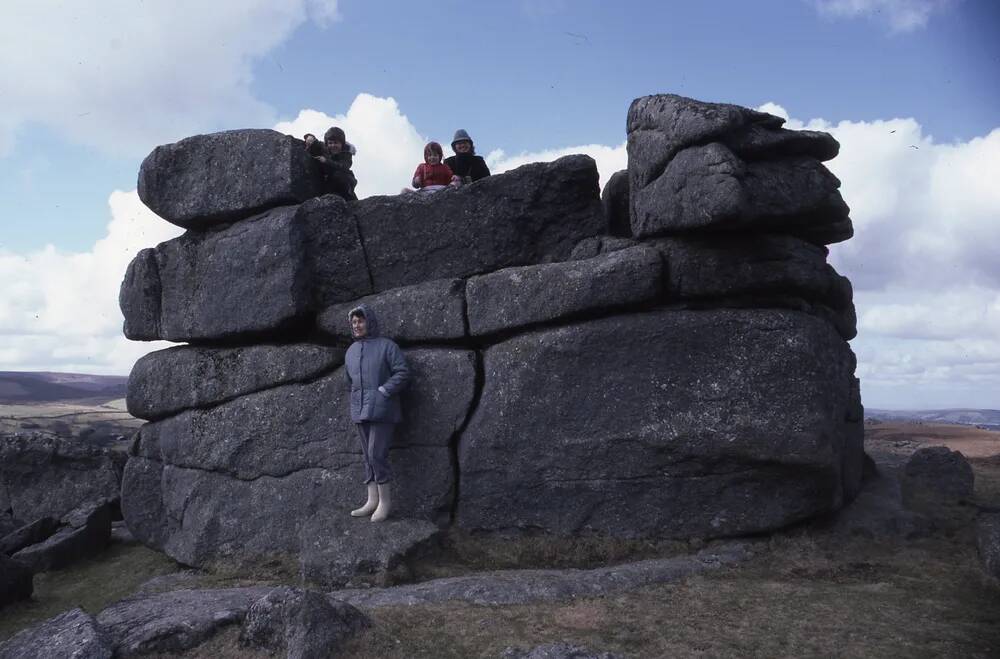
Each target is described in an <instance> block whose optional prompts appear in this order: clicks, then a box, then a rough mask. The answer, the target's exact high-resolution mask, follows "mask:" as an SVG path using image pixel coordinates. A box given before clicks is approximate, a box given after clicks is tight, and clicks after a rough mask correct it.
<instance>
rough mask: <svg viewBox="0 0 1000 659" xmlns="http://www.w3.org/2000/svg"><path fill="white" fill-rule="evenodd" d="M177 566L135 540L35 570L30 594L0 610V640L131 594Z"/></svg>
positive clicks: (98, 609) (90, 611) (93, 612)
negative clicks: (57, 566) (48, 569)
mask: <svg viewBox="0 0 1000 659" xmlns="http://www.w3.org/2000/svg"><path fill="white" fill-rule="evenodd" d="M176 569H177V564H176V563H175V562H174V561H172V560H171V559H169V558H167V557H166V556H164V555H163V554H161V553H159V552H157V551H153V550H152V549H148V548H146V547H143V546H142V545H138V544H127V545H121V544H114V545H111V546H110V547H109V548H108V550H107V551H105V552H104V553H103V554H101V555H100V556H97V557H94V558H91V559H87V560H85V561H81V562H80V563H78V564H76V565H73V566H71V567H67V568H65V569H63V570H55V571H52V572H43V573H40V574H36V575H35V582H34V583H35V592H34V594H33V595H32V598H31V599H30V600H27V601H24V602H18V603H16V604H12V605H10V606H6V607H4V608H3V611H2V612H0V640H3V639H6V638H8V637H10V636H13V635H14V634H16V633H17V632H19V631H20V630H22V629H24V628H26V627H29V626H31V625H33V624H35V623H36V622H41V621H42V620H47V619H48V618H51V617H52V616H54V615H58V614H60V613H62V612H63V611H67V610H69V609H72V608H74V607H80V608H81V609H83V610H84V611H86V612H87V613H90V614H96V613H98V612H100V611H101V609H103V608H104V607H106V606H108V605H109V604H111V603H112V602H116V601H118V600H120V599H122V598H123V597H127V596H129V595H131V594H133V593H134V592H135V591H136V590H137V589H138V588H139V586H140V585H141V584H142V583H143V582H144V581H146V580H147V579H151V578H153V577H155V576H159V575H161V574H166V573H168V572H173V571H175V570H176Z"/></svg>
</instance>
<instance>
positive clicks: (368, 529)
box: [299, 512, 441, 588]
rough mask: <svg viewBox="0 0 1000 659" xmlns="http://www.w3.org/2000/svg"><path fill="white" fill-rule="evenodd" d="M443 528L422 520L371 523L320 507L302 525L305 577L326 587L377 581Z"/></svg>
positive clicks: (303, 576) (301, 552)
mask: <svg viewBox="0 0 1000 659" xmlns="http://www.w3.org/2000/svg"><path fill="white" fill-rule="evenodd" d="M440 533H441V531H440V529H439V528H438V526H437V525H436V524H432V523H431V522H427V521H423V520H415V519H400V518H392V517H390V518H389V519H387V520H385V521H384V522H377V523H376V522H372V521H370V520H369V519H368V518H367V517H360V518H357V517H350V516H349V515H345V514H344V513H343V512H338V513H336V514H330V513H329V512H321V513H319V514H317V515H315V516H314V517H313V518H311V519H310V520H308V521H307V522H306V523H305V524H303V526H302V532H301V548H300V550H299V562H300V565H301V573H302V578H303V580H305V581H306V582H307V583H313V584H316V585H319V586H322V587H325V588H338V587H341V586H345V585H361V584H366V583H369V584H370V583H378V582H380V581H382V580H384V578H385V577H386V575H387V573H389V572H392V571H393V570H394V569H395V568H396V567H397V566H399V565H400V564H402V563H403V562H404V561H406V560H407V559H408V558H410V557H411V556H412V555H413V554H414V553H415V552H418V551H422V550H423V549H425V548H426V547H427V546H428V545H429V544H431V543H432V542H434V541H435V540H436V539H437V538H438V536H439V535H440Z"/></svg>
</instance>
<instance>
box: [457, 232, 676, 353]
mask: <svg viewBox="0 0 1000 659" xmlns="http://www.w3.org/2000/svg"><path fill="white" fill-rule="evenodd" d="M661 270H662V263H661V259H660V255H659V254H658V253H657V252H656V250H655V249H652V248H650V247H648V246H645V245H639V246H636V247H630V248H628V249H623V250H619V251H616V252H610V253H608V254H602V255H600V256H595V257H594V258H591V259H586V260H582V261H567V262H564V263H550V264H543V265H531V266H524V267H521V268H507V269H504V270H499V271H497V272H494V273H491V274H488V275H483V276H481V277H472V278H471V279H469V283H468V286H467V291H466V297H467V299H468V313H469V331H470V332H471V333H472V335H473V336H479V335H483V334H492V333H495V332H501V331H504V330H512V329H517V328H520V327H524V326H527V325H533V324H536V323H543V322H549V321H552V320H556V319H559V318H572V317H574V316H579V315H581V314H585V313H587V312H593V311H608V310H613V309H616V308H621V307H627V306H629V305H635V304H639V303H642V302H648V301H651V300H654V299H656V298H657V297H658V296H659V294H660V288H661V279H662V275H661Z"/></svg>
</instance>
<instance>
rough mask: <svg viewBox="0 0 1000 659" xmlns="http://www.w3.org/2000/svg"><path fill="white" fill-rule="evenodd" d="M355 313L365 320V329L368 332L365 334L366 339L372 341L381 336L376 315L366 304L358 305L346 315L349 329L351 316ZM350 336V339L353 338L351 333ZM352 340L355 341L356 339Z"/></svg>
mask: <svg viewBox="0 0 1000 659" xmlns="http://www.w3.org/2000/svg"><path fill="white" fill-rule="evenodd" d="M355 313H360V314H361V315H362V316H364V318H365V327H366V329H367V330H368V333H367V334H365V338H366V339H374V338H376V337H379V336H381V334H379V327H378V315H377V314H376V313H375V310H374V309H372V308H371V307H369V306H368V305H367V304H359V305H358V306H356V307H354V308H353V309H351V310H350V311H349V312H348V314H347V326H348V327H350V325H351V316H353V315H354V314H355ZM351 336H352V337H353V336H354V332H353V331H352V332H351ZM354 340H355V341H357V339H354Z"/></svg>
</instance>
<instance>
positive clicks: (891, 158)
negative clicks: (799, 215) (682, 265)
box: [760, 103, 1000, 407]
mask: <svg viewBox="0 0 1000 659" xmlns="http://www.w3.org/2000/svg"><path fill="white" fill-rule="evenodd" d="M760 109H761V110H764V111H765V112H770V113H772V114H776V115H778V116H781V117H784V118H786V119H788V117H789V113H788V112H787V111H786V110H785V109H784V108H783V107H781V106H780V105H777V104H775V103H768V104H765V105H763V106H761V108H760ZM786 126H787V127H788V128H793V129H802V128H805V129H810V130H822V131H827V132H829V133H831V134H832V135H833V136H834V137H835V138H837V140H838V141H839V142H840V155H838V156H837V157H836V158H835V159H834V160H832V161H830V162H829V163H827V166H828V167H829V168H830V170H831V171H832V172H833V173H834V174H836V175H837V177H838V178H840V180H841V182H842V186H841V192H842V193H843V195H844V199H845V200H846V201H847V203H848V204H849V205H850V207H851V218H852V220H853V221H854V227H855V236H854V238H853V239H851V240H849V241H847V242H845V243H841V244H838V245H833V246H831V254H830V260H831V262H832V263H833V264H834V265H835V267H837V269H838V270H839V271H840V272H841V273H842V274H844V275H847V276H848V277H849V278H850V279H851V281H852V282H853V283H854V288H855V304H856V305H857V308H858V319H859V334H858V338H857V339H855V340H854V342H853V346H854V349H855V350H856V351H857V353H858V358H859V373H860V374H861V376H862V378H863V385H862V386H863V388H864V390H865V392H867V393H868V394H870V395H871V397H872V399H873V400H875V401H876V402H877V403H878V404H877V405H876V406H882V407H888V406H892V407H907V406H910V407H921V406H928V405H931V406H945V405H947V406H958V405H966V406H977V407H988V406H993V407H1000V398H998V397H1000V260H998V259H997V258H996V244H995V243H996V218H997V217H1000V189H998V187H997V186H996V183H995V182H996V181H998V180H1000V128H996V129H994V130H992V131H991V132H989V133H988V134H987V135H984V136H981V137H976V138H973V139H971V140H968V141H966V142H955V143H938V142H936V141H935V140H934V139H933V137H932V136H930V135H926V134H925V133H924V131H923V128H922V127H921V126H920V124H919V123H918V122H917V121H916V119H913V118H898V119H889V120H882V121H870V122H855V121H842V122H839V123H836V124H833V123H830V122H828V121H825V120H823V119H812V120H809V121H801V120H797V119H794V118H793V119H788V123H787V124H786ZM907 401H909V403H908V402H907Z"/></svg>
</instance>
